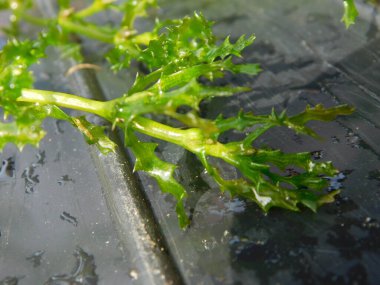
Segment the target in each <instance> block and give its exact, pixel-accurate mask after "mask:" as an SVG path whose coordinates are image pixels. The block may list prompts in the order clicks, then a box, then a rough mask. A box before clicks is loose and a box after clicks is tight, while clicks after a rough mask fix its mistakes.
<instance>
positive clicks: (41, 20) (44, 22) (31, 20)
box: [15, 10, 51, 26]
mask: <svg viewBox="0 0 380 285" xmlns="http://www.w3.org/2000/svg"><path fill="white" fill-rule="evenodd" d="M15 14H16V15H17V17H19V18H21V19H23V20H24V21H26V22H29V23H31V24H33V25H37V26H47V25H49V23H50V22H51V20H50V19H44V18H38V17H35V16H32V15H30V14H27V13H25V12H23V11H17V10H16V11H15Z"/></svg>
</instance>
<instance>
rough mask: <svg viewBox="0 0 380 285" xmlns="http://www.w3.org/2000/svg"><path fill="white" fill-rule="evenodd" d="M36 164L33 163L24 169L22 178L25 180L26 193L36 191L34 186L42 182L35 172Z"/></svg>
mask: <svg viewBox="0 0 380 285" xmlns="http://www.w3.org/2000/svg"><path fill="white" fill-rule="evenodd" d="M35 168H36V167H35V166H33V165H31V166H29V167H27V168H25V169H24V171H23V173H22V174H21V178H24V181H25V193H27V194H31V193H33V192H34V187H35V186H36V185H37V184H38V183H39V182H40V180H39V179H38V175H37V174H36V175H35V174H34V170H35Z"/></svg>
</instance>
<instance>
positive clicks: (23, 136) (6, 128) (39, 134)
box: [0, 122, 45, 151]
mask: <svg viewBox="0 0 380 285" xmlns="http://www.w3.org/2000/svg"><path fill="white" fill-rule="evenodd" d="M44 135H45V132H44V131H43V130H42V129H41V128H38V127H37V128H32V127H30V126H23V125H22V124H18V123H17V122H10V123H2V122H0V151H1V150H2V149H3V148H4V146H5V145H6V144H8V143H14V144H15V145H16V146H17V147H18V149H20V150H22V149H23V148H24V146H25V145H27V144H31V145H34V146H38V143H39V142H40V140H41V139H42V138H43V137H44Z"/></svg>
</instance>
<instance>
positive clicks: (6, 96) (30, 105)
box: [0, 0, 353, 227]
mask: <svg viewBox="0 0 380 285" xmlns="http://www.w3.org/2000/svg"><path fill="white" fill-rule="evenodd" d="M59 5H60V12H59V13H58V15H57V18H56V19H48V20H47V21H49V25H48V29H47V30H45V31H44V32H42V33H41V34H40V35H39V36H38V37H37V38H36V39H35V40H23V41H20V40H17V39H12V40H9V42H8V43H7V44H6V45H5V46H4V47H3V49H2V50H1V51H0V92H1V96H0V105H1V106H2V108H3V111H4V114H5V116H6V118H7V119H5V120H4V121H3V122H1V123H0V148H3V147H4V146H5V145H6V144H7V143H14V144H16V145H17V146H18V147H19V148H20V149H22V148H23V147H24V146H25V145H26V144H31V145H35V146H37V145H38V143H39V141H40V140H41V139H42V138H43V136H44V134H45V132H44V130H43V129H42V127H41V123H42V122H43V120H44V119H45V118H47V117H53V118H56V119H60V120H66V121H68V122H69V123H70V124H72V125H73V126H74V127H76V128H77V129H78V130H79V131H80V132H81V133H82V134H83V135H84V137H85V139H86V141H87V142H88V143H90V144H95V145H97V146H98V148H99V149H100V150H101V151H102V152H103V153H107V152H111V151H114V149H115V147H116V146H115V144H114V143H113V142H112V141H111V140H110V139H109V138H108V137H107V136H106V135H105V134H104V128H103V127H101V126H97V125H94V124H91V123H89V122H88V121H87V120H86V119H85V117H83V116H81V117H73V116H69V115H68V114H66V113H65V112H63V111H62V110H61V108H62V107H64V108H69V109H73V110H79V111H84V112H87V113H92V114H96V115H98V116H101V117H103V118H105V119H106V120H108V121H109V122H110V123H111V124H112V125H113V127H119V128H121V129H122V130H123V131H124V135H125V144H126V146H127V147H128V148H129V149H130V150H131V151H132V152H133V154H134V156H135V157H136V161H135V167H134V169H135V171H144V172H146V173H147V174H149V175H150V176H152V177H153V178H154V179H156V181H157V183H158V185H159V186H160V188H161V189H162V191H164V192H167V193H169V194H171V195H172V196H173V197H174V198H175V199H176V200H177V206H176V212H177V215H178V220H179V224H180V226H181V227H186V226H187V225H188V224H189V220H188V217H187V215H186V210H185V206H184V202H185V199H186V197H187V193H186V190H185V189H184V187H183V186H182V185H181V184H180V183H179V182H178V181H177V180H176V177H175V169H176V168H177V166H176V165H174V164H171V163H168V162H166V161H164V160H162V159H161V158H160V157H159V156H158V155H157V153H156V151H155V150H156V147H157V144H155V143H151V142H143V141H141V140H140V138H139V136H138V134H139V133H140V134H145V135H148V136H150V137H152V138H155V139H158V140H162V141H166V142H168V143H173V144H176V145H178V146H180V147H183V148H185V149H186V150H188V151H190V152H192V153H194V154H195V155H196V156H197V157H198V158H199V160H200V162H201V163H202V164H203V166H204V167H205V169H206V170H207V172H208V174H209V175H210V176H211V177H212V178H213V179H214V180H215V182H216V183H217V184H218V185H219V186H220V188H221V190H222V191H228V192H229V193H230V194H231V195H238V196H241V197H245V198H246V199H249V200H252V201H254V202H256V203H257V204H258V205H259V207H261V208H262V209H263V210H264V211H268V210H269V209H270V208H272V207H281V208H285V209H289V210H293V211H298V210H300V205H303V206H304V207H307V208H310V209H311V210H313V211H316V209H317V208H318V207H319V206H321V205H323V204H325V203H329V202H332V201H333V199H334V196H335V195H336V194H337V193H338V192H339V191H332V192H326V191H325V189H326V188H327V186H328V181H327V179H326V177H328V176H332V175H334V174H335V173H336V172H337V170H336V169H335V168H334V167H333V166H332V164H331V163H330V162H315V161H313V159H312V156H311V154H310V153H307V152H306V153H294V154H292V153H283V152H281V151H280V150H273V149H267V148H259V147H254V142H255V141H256V140H257V138H258V137H260V136H261V135H262V134H264V133H265V132H267V131H268V130H270V129H271V128H273V127H287V128H290V129H293V130H294V131H295V132H297V133H300V134H305V135H309V136H312V137H315V138H317V137H318V135H317V134H316V133H315V132H314V131H313V130H312V129H310V128H309V127H307V126H306V124H307V123H308V122H309V121H312V120H318V121H331V120H334V119H335V118H336V117H337V116H339V115H348V114H351V113H352V112H353V108H352V107H350V106H346V105H341V106H336V107H332V108H324V107H323V106H321V105H317V106H315V107H310V106H308V107H307V108H306V109H305V111H304V112H302V113H300V114H298V115H295V116H288V115H287V114H286V112H285V111H284V112H282V113H279V114H278V113H276V112H275V111H272V113H271V114H269V115H255V114H253V113H244V112H240V113H239V114H238V115H237V116H236V117H230V118H223V117H221V116H219V117H217V118H216V119H214V120H212V119H206V118H203V117H201V116H200V107H199V105H200V103H201V102H202V101H204V100H211V99H212V98H214V97H221V96H233V95H234V94H236V93H241V92H247V91H248V90H249V88H247V87H241V86H229V85H227V86H216V85H215V84H213V82H214V81H213V80H214V79H215V78H221V77H224V76H225V74H226V73H236V74H242V73H244V74H248V75H251V76H252V75H256V74H257V73H258V72H259V71H260V68H259V66H258V65H257V64H252V63H239V64H236V63H235V58H236V57H241V53H242V52H243V51H244V49H245V48H246V47H247V46H249V45H251V44H252V43H253V41H254V36H248V37H247V36H241V37H240V38H239V39H238V40H236V41H235V42H231V40H230V39H229V37H227V38H226V39H225V40H224V41H223V42H221V43H219V42H218V41H217V39H216V37H215V36H214V35H213V32H212V23H211V22H209V21H207V20H206V19H205V18H204V17H203V15H202V14H200V13H195V14H194V15H193V16H191V17H189V16H187V17H184V18H183V19H176V20H166V21H156V25H155V27H154V28H153V30H152V31H149V32H142V33H138V32H137V31H136V30H135V25H134V23H135V20H136V19H137V18H138V17H145V16H146V15H147V14H146V11H147V9H148V8H149V7H156V3H155V1H150V0H146V1H126V2H125V3H124V4H120V5H116V4H115V2H114V1H107V0H95V1H93V2H92V4H90V5H89V6H88V7H85V8H84V9H82V10H79V11H73V9H72V8H70V1H67V0H61V1H59ZM20 7H21V6H20ZM19 9H21V8H19ZM108 9H112V10H115V11H119V12H122V13H123V17H122V21H121V24H120V26H119V27H118V28H115V27H106V28H104V27H100V26H97V25H95V24H93V23H90V22H88V21H86V19H87V17H90V16H92V15H94V14H95V13H100V12H102V11H105V10H108ZM18 13H19V15H21V14H22V13H25V11H22V13H21V10H20V11H19V12H18ZM30 18H31V16H30V17H29V16H28V17H27V18H26V20H28V19H30ZM44 21H45V20H44ZM31 22H33V21H31ZM37 24H38V23H37ZM92 27H94V29H92ZM89 28H91V30H90V29H89ZM106 31H108V32H111V33H108V32H106ZM120 31H123V32H125V31H128V33H127V34H128V35H126V34H125V35H126V37H125V38H122V39H121V38H120ZM71 32H75V33H79V34H81V35H82V36H88V37H89V38H92V39H96V40H99V41H102V42H106V43H109V44H110V45H111V52H110V53H109V54H108V55H109V59H110V63H111V65H112V66H113V69H114V70H116V69H120V68H123V67H126V66H128V65H129V63H130V62H131V60H137V61H140V62H142V63H143V64H144V65H145V66H146V67H147V68H148V69H149V70H150V72H149V73H147V74H144V75H140V74H138V75H137V76H136V80H135V82H134V84H133V86H132V87H131V88H130V89H129V90H127V91H126V92H125V94H124V95H122V96H121V97H119V98H117V99H114V100H110V101H105V102H101V101H96V100H91V99H86V98H83V97H79V96H76V95H73V94H66V93H60V92H54V91H49V90H36V89H33V74H32V73H31V71H30V67H31V66H32V65H33V64H35V63H37V62H38V60H39V59H40V58H42V57H44V56H45V50H46V48H47V47H48V46H58V47H61V48H62V47H67V46H72V45H73V43H72V42H70V37H69V33H71ZM106 36H107V38H106ZM142 39H143V40H142ZM79 50H80V49H76V52H79ZM113 56H114V57H113ZM120 58H122V59H123V60H122V61H121V63H120ZM116 63H117V64H116ZM200 79H202V80H200ZM205 81H207V84H206V83H201V82H205ZM182 106H187V108H188V111H187V112H186V113H181V112H179V108H180V107H182ZM157 114H160V115H165V116H168V117H170V118H171V119H172V120H174V121H177V123H176V124H178V122H179V123H181V124H182V126H181V127H180V128H178V127H174V126H173V125H171V124H170V123H168V124H163V123H161V122H159V121H157V120H155V119H152V118H151V116H152V115H157ZM153 118H154V117H153ZM250 129H253V131H250V132H249V130H250ZM229 130H237V131H241V132H247V131H248V132H249V133H248V134H247V135H246V136H245V138H244V139H242V140H240V141H234V142H229V143H222V142H220V141H219V140H218V139H219V137H220V135H222V134H223V133H225V132H227V131H229ZM215 158H216V159H218V160H221V161H223V163H228V164H230V165H232V166H233V167H235V168H236V169H237V170H238V171H239V173H240V174H241V178H239V179H233V180H226V179H225V178H223V176H222V175H221V174H220V172H219V170H218V168H217V166H216V165H215V162H214V160H213V159H215ZM291 167H292V168H293V167H296V168H297V169H299V173H298V174H292V175H288V174H287V172H286V169H288V168H291Z"/></svg>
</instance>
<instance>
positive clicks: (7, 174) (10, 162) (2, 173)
mask: <svg viewBox="0 0 380 285" xmlns="http://www.w3.org/2000/svg"><path fill="white" fill-rule="evenodd" d="M14 165H15V162H14V159H13V157H9V158H7V159H4V160H3V162H2V164H1V168H0V180H5V179H7V178H12V177H14V171H15V166H14Z"/></svg>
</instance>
